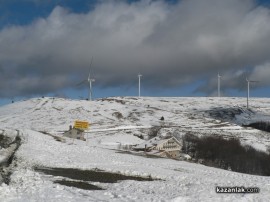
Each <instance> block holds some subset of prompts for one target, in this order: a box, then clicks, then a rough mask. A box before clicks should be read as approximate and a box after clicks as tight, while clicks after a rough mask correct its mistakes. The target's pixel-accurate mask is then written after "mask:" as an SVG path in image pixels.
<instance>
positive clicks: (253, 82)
mask: <svg viewBox="0 0 270 202" xmlns="http://www.w3.org/2000/svg"><path fill="white" fill-rule="evenodd" d="M249 82H252V83H258V82H259V81H249Z"/></svg>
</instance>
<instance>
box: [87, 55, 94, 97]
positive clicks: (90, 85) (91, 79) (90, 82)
mask: <svg viewBox="0 0 270 202" xmlns="http://www.w3.org/2000/svg"><path fill="white" fill-rule="evenodd" d="M92 62H93V57H92V58H91V63H90V69H89V75H88V79H87V82H88V83H89V96H88V99H89V100H90V101H91V100H92V94H93V91H92V82H95V79H93V78H91V74H90V71H91V65H92Z"/></svg>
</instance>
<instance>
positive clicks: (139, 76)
mask: <svg viewBox="0 0 270 202" xmlns="http://www.w3.org/2000/svg"><path fill="white" fill-rule="evenodd" d="M141 77H142V75H141V74H138V78H139V97H141Z"/></svg>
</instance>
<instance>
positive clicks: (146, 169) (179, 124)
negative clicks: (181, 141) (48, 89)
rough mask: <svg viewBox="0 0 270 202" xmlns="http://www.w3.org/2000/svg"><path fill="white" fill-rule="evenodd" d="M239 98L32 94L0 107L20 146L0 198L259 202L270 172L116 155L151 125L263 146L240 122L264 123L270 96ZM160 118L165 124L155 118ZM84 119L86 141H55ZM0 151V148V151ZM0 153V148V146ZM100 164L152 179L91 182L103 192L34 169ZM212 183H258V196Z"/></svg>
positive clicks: (269, 192) (262, 136) (263, 137)
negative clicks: (83, 97) (64, 182)
mask: <svg viewBox="0 0 270 202" xmlns="http://www.w3.org/2000/svg"><path fill="white" fill-rule="evenodd" d="M245 101H246V100H245V99H244V98H198V97H196V98H150V97H149V98H148V97H142V98H136V97H114V98H107V99H101V100H96V101H91V102H89V101H82V100H67V99H59V98H36V99H30V100H27V101H21V102H18V103H14V104H10V105H7V106H3V107H1V108H0V123H1V125H0V126H1V128H0V129H1V130H3V131H9V133H10V134H14V133H15V132H16V133H17V131H16V130H19V133H20V134H21V138H22V141H21V142H22V144H21V146H20V147H19V149H18V150H17V152H16V155H15V156H16V160H14V162H13V163H12V164H11V165H10V167H11V169H12V172H13V173H12V175H11V176H10V183H9V185H6V184H4V183H3V184H2V185H1V186H0V201H267V200H269V197H270V177H263V176H255V175H247V174H241V173H236V172H232V171H226V170H221V169H217V168H211V167H207V166H203V165H200V164H195V163H189V162H184V161H176V160H171V159H163V158H145V157H143V156H136V155H131V154H127V153H121V152H118V151H117V150H116V149H117V148H118V147H119V145H134V144H140V143H142V142H143V140H142V139H140V138H138V136H143V137H145V138H147V135H148V134H149V133H151V128H152V127H157V126H162V129H161V130H160V131H159V134H160V135H166V134H167V133H171V134H177V135H184V134H186V133H192V134H194V135H198V136H203V135H222V136H225V137H237V138H239V139H240V140H241V142H242V143H243V144H250V145H252V146H254V147H256V148H257V149H260V150H262V151H267V149H268V147H269V146H270V142H269V141H270V137H269V135H268V133H266V132H262V131H258V130H255V129H252V128H244V127H242V126H241V124H248V123H252V122H256V121H261V120H269V117H270V105H269V104H268V103H269V101H270V99H252V100H250V105H251V109H252V111H249V110H246V109H245ZM161 116H163V117H164V118H165V121H160V120H159V119H160V117H161ZM75 120H86V121H89V122H91V127H90V130H89V131H88V133H87V137H88V138H87V141H80V140H71V139H67V140H66V142H59V141H56V140H55V139H54V138H53V137H52V136H50V135H46V134H44V133H43V132H47V133H50V134H52V135H56V136H61V134H62V132H63V131H65V130H67V129H68V128H69V125H73V122H74V121H75ZM0 149H1V148H0ZM0 153H1V150H0ZM42 166H45V167H52V168H54V167H58V168H78V169H82V170H91V169H101V170H105V171H108V172H112V173H121V174H125V175H131V176H144V177H147V176H151V177H152V178H153V179H156V180H155V181H134V180H126V181H119V182H117V183H102V182H91V184H94V185H96V186H99V187H102V188H103V189H104V190H82V189H78V188H74V187H67V186H63V185H60V184H57V183H54V181H55V179H58V178H57V177H55V176H54V177H53V176H48V175H45V174H42V173H40V172H37V171H35V169H34V168H35V167H42ZM216 186H232V187H234V186H244V187H259V188H260V193H259V194H217V193H216V192H215V187H216Z"/></svg>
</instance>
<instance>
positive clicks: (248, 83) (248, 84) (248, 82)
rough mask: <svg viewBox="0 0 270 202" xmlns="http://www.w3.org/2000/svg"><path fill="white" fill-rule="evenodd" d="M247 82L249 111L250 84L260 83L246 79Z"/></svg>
mask: <svg viewBox="0 0 270 202" xmlns="http://www.w3.org/2000/svg"><path fill="white" fill-rule="evenodd" d="M246 81H247V109H248V107H249V86H250V83H257V82H259V81H250V80H248V78H246Z"/></svg>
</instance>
